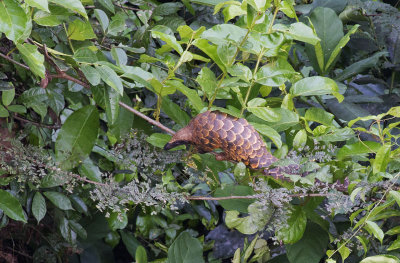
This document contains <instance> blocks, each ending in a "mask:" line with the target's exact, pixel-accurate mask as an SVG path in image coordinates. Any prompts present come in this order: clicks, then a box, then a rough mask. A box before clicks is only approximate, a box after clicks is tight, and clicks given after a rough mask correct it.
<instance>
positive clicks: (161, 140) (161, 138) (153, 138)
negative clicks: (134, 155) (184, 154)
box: [146, 133, 182, 151]
mask: <svg viewBox="0 0 400 263" xmlns="http://www.w3.org/2000/svg"><path fill="white" fill-rule="evenodd" d="M169 140H171V135H169V134H165V133H153V134H151V135H150V136H149V137H147V138H146V141H147V142H148V143H150V144H151V145H153V146H156V147H158V148H164V145H165V144H166V143H167V142H169ZM177 148H180V149H182V147H176V148H173V149H171V151H173V150H176V149H177Z"/></svg>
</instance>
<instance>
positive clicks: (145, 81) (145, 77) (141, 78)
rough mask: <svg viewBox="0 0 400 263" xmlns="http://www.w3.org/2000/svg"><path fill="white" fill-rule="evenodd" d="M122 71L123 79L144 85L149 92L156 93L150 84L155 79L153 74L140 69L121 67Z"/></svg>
mask: <svg viewBox="0 0 400 263" xmlns="http://www.w3.org/2000/svg"><path fill="white" fill-rule="evenodd" d="M121 69H122V71H123V72H124V74H123V75H122V77H125V78H129V79H132V80H134V81H137V82H139V83H140V84H142V85H144V86H145V87H146V88H148V89H149V90H151V91H153V92H155V91H154V89H153V87H152V86H151V85H150V83H149V81H150V80H151V79H153V78H155V77H154V76H153V74H151V73H150V72H147V71H145V70H143V69H142V68H139V67H131V66H121Z"/></svg>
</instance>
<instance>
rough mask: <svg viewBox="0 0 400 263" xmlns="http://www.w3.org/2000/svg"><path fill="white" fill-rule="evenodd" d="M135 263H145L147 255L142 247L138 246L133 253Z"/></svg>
mask: <svg viewBox="0 0 400 263" xmlns="http://www.w3.org/2000/svg"><path fill="white" fill-rule="evenodd" d="M135 261H136V263H147V253H146V249H145V248H144V247H143V246H138V248H137V249H136V253H135Z"/></svg>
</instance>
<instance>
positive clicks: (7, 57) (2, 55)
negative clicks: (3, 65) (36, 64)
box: [0, 53, 31, 70]
mask: <svg viewBox="0 0 400 263" xmlns="http://www.w3.org/2000/svg"><path fill="white" fill-rule="evenodd" d="M0 57H2V58H4V59H7V60H8V61H10V62H11V63H14V64H16V65H18V66H20V67H23V68H24V69H26V70H31V69H30V68H29V67H28V66H27V65H24V64H22V63H19V62H18V61H16V60H14V59H12V58H10V57H9V56H7V55H4V54H2V53H0Z"/></svg>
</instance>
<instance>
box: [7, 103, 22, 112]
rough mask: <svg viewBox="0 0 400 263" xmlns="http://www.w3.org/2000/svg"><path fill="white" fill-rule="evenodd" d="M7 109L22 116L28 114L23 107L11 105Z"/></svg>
mask: <svg viewBox="0 0 400 263" xmlns="http://www.w3.org/2000/svg"><path fill="white" fill-rule="evenodd" d="M7 109H8V110H9V111H11V112H16V113H21V114H24V113H26V108H25V107H24V106H23V105H10V106H8V107H7Z"/></svg>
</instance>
